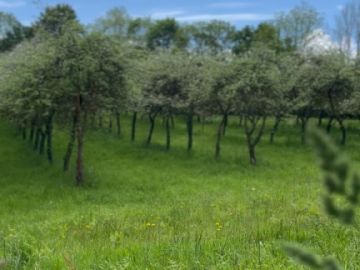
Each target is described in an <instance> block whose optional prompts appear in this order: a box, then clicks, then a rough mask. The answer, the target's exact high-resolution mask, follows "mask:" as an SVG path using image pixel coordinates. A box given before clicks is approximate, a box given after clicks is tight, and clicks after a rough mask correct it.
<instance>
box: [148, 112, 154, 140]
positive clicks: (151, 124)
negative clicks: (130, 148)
mask: <svg viewBox="0 0 360 270" xmlns="http://www.w3.org/2000/svg"><path fill="white" fill-rule="evenodd" d="M149 120H150V128H149V135H148V137H147V140H146V144H147V145H150V144H151V140H152V136H153V133H154V128H155V116H153V115H152V114H151V113H150V114H149Z"/></svg>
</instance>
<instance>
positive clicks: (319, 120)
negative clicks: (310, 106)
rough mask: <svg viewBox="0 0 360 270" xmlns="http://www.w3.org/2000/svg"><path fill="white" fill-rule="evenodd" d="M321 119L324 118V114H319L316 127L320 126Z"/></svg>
mask: <svg viewBox="0 0 360 270" xmlns="http://www.w3.org/2000/svg"><path fill="white" fill-rule="evenodd" d="M323 118H324V112H320V115H319V119H318V127H321V126H322V120H323Z"/></svg>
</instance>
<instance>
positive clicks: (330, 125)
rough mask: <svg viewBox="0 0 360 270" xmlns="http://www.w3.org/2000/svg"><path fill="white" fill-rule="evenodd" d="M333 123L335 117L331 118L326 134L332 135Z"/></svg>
mask: <svg viewBox="0 0 360 270" xmlns="http://www.w3.org/2000/svg"><path fill="white" fill-rule="evenodd" d="M333 121H334V117H332V116H331V117H330V118H329V122H328V124H327V126H326V133H327V134H330V131H331V127H332V123H333Z"/></svg>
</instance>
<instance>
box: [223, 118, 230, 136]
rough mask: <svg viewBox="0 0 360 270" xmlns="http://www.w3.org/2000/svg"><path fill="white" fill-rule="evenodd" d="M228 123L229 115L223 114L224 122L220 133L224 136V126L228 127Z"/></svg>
mask: <svg viewBox="0 0 360 270" xmlns="http://www.w3.org/2000/svg"><path fill="white" fill-rule="evenodd" d="M228 123H229V115H228V114H225V115H224V124H223V130H222V135H223V136H224V137H225V135H226V128H227V127H228Z"/></svg>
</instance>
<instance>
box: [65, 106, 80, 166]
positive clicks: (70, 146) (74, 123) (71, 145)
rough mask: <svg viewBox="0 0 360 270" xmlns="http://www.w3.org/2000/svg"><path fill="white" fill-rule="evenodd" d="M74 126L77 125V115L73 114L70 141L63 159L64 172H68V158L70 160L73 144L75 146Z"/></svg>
mask: <svg viewBox="0 0 360 270" xmlns="http://www.w3.org/2000/svg"><path fill="white" fill-rule="evenodd" d="M76 124H77V115H76V113H75V114H74V117H73V123H72V126H71V131H70V140H69V143H68V146H67V150H66V153H65V157H64V171H68V170H69V165H70V158H71V154H72V151H73V148H74V144H75V139H76Z"/></svg>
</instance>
